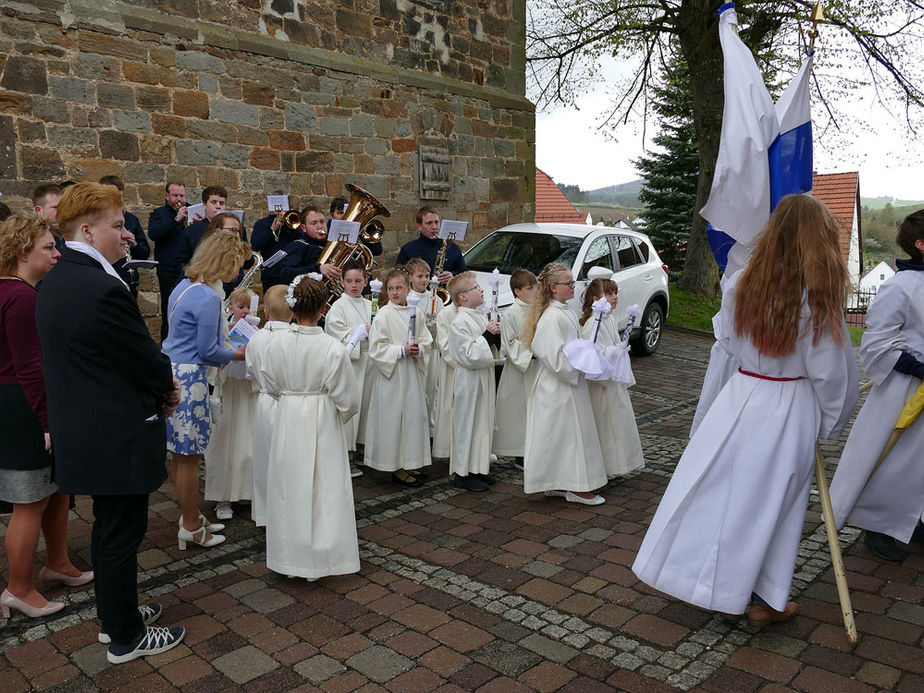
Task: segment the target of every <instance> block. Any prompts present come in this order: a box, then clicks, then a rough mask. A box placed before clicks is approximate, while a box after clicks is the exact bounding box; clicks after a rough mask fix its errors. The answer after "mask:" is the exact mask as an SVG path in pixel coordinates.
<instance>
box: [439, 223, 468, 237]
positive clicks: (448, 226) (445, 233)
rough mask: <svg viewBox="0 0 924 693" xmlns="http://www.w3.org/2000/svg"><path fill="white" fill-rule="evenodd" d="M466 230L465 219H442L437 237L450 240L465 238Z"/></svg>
mask: <svg viewBox="0 0 924 693" xmlns="http://www.w3.org/2000/svg"><path fill="white" fill-rule="evenodd" d="M466 231H468V222H467V221H453V220H452V219H443V221H441V222H440V232H439V235H438V237H439V238H448V239H449V240H451V241H462V240H465V232H466Z"/></svg>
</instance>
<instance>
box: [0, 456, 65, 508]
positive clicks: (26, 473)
mask: <svg viewBox="0 0 924 693" xmlns="http://www.w3.org/2000/svg"><path fill="white" fill-rule="evenodd" d="M57 490H58V487H57V486H55V483H54V482H53V481H52V480H51V465H49V466H47V467H42V468H41V469H0V500H5V501H7V502H8V503H35V502H37V501H40V500H44V499H45V498H48V496H50V495H51V494H52V493H54V492H55V491H57Z"/></svg>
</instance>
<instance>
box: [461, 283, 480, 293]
mask: <svg viewBox="0 0 924 693" xmlns="http://www.w3.org/2000/svg"><path fill="white" fill-rule="evenodd" d="M475 289H477V290H478V291H484V289H482V288H481V286H479V285H477V284H476V285H475V286H473V287H471V288H468V289H463V290H462V291H460V292H459V293H460V294H467V293H468V292H469V291H474V290H475Z"/></svg>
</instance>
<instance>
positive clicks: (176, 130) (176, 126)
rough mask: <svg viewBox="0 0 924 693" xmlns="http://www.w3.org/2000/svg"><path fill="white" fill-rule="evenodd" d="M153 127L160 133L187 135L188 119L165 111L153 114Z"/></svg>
mask: <svg viewBox="0 0 924 693" xmlns="http://www.w3.org/2000/svg"><path fill="white" fill-rule="evenodd" d="M151 129H153V130H154V132H155V133H157V134H158V135H168V136H170V137H186V121H185V120H184V119H183V118H178V117H176V116H171V115H166V114H163V113H152V114H151Z"/></svg>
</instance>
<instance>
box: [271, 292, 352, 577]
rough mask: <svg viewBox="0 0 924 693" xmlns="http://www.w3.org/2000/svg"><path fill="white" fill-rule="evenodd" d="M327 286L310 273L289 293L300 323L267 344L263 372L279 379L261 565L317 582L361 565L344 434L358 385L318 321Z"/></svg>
mask: <svg viewBox="0 0 924 693" xmlns="http://www.w3.org/2000/svg"><path fill="white" fill-rule="evenodd" d="M327 296H328V291H327V286H326V285H325V284H323V283H321V282H320V281H317V280H315V279H312V278H311V277H310V276H306V275H300V276H298V277H296V278H295V280H293V283H292V284H291V285H290V287H289V291H288V293H287V301H288V303H289V305H290V306H291V307H292V312H293V314H294V315H295V319H296V321H297V324H292V325H287V326H286V329H284V330H280V332H279V335H278V337H276V338H274V339H273V340H271V341H269V343H268V345H267V346H268V348H267V352H266V361H265V363H264V364H263V370H264V371H265V372H266V375H267V379H268V380H271V381H272V382H275V383H278V387H279V389H278V391H277V392H276V394H277V396H278V398H279V401H278V403H277V405H276V412H275V416H276V425H275V428H274V430H273V437H272V441H271V443H270V458H269V466H268V469H267V479H266V488H267V506H266V567H267V568H269V569H270V570H272V571H274V572H276V573H280V574H282V575H287V576H289V577H303V578H307V579H308V580H316V579H318V578H321V577H325V576H327V575H343V574H346V573H355V572H357V571H358V570H359V567H360V566H359V542H358V539H357V535H356V515H355V512H354V509H353V486H352V483H351V481H350V465H349V457H348V455H347V446H346V431H347V427H348V426H349V424H350V419H351V418H352V417H353V416H354V415H355V414H356V413H357V412H358V411H359V404H360V398H359V388H358V386H357V384H356V378H355V377H354V376H353V368H352V367H351V366H350V357H349V356H348V355H347V353H346V349H344V348H343V345H342V344H341V343H340V342H339V341H337V340H336V339H334V338H333V337H331V336H330V335H326V334H324V331H323V330H322V329H321V328H320V327H318V326H317V323H318V319H319V318H320V317H321V309H322V307H323V306H324V303H325V301H326V300H327Z"/></svg>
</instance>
